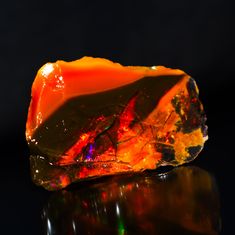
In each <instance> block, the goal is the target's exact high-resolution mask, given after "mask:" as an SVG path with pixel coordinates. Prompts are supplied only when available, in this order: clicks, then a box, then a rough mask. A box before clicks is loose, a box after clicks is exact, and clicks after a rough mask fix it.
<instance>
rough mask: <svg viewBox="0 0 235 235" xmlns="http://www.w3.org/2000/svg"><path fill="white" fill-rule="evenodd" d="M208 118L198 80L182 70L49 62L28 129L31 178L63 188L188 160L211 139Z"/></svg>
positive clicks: (35, 87) (38, 80) (93, 60)
mask: <svg viewBox="0 0 235 235" xmlns="http://www.w3.org/2000/svg"><path fill="white" fill-rule="evenodd" d="M205 120H206V118H205V114H204V111H203V106H202V104H201V103H200V101H199V99H198V88H197V86H196V83H195V81H194V80H193V79H192V78H191V77H190V76H189V75H187V74H185V73H184V72H183V71H181V70H178V69H168V68H165V67H163V66H152V67H140V66H138V67H137V66H122V65H120V64H118V63H113V62H111V61H109V60H105V59H100V58H91V57H84V58H82V59H80V60H76V61H73V62H64V61H57V62H56V63H47V64H46V65H44V66H43V67H42V68H41V69H40V70H39V71H38V74H37V76H36V78H35V81H34V83H33V86H32V100H31V103H30V107H29V112H28V120H27V124H26V138H27V141H28V144H29V147H30V150H31V156H30V162H31V172H32V178H33V181H34V182H35V183H36V184H38V185H41V186H43V187H44V188H46V189H48V190H57V189H60V188H64V187H66V186H67V185H69V184H70V183H72V182H74V181H79V180H83V179H87V178H91V177H99V176H104V175H111V174H118V173H124V172H138V171H143V170H146V169H155V168H157V167H159V166H163V165H173V166H177V165H180V164H183V163H186V162H189V161H191V160H193V159H194V158H195V157H196V156H197V155H198V153H199V152H200V151H201V150H202V148H203V145H204V142H205V141H206V140H207V127H206V125H205Z"/></svg>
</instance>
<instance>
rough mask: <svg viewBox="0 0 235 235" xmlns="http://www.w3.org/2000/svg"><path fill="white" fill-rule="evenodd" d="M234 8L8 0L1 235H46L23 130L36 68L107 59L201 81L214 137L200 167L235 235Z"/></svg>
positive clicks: (1, 12)
mask: <svg viewBox="0 0 235 235" xmlns="http://www.w3.org/2000/svg"><path fill="white" fill-rule="evenodd" d="M232 2H233V1H228V0H225V1H221V0H204V1H203V0H197V1H189V0H188V1H187V0H184V1H182V0H178V1H167V0H166V1H164V0H162V1H158V0H152V1H147V0H146V1H134V0H133V1H130V0H126V1H111V0H110V1H93V2H92V1H75V0H67V1H65V0H64V1H62V0H58V1H43V0H41V1H16V0H15V1H13V0H12V1H11V0H9V1H5V2H2V3H1V7H0V33H1V34H0V68H1V77H0V81H1V83H0V86H1V92H0V95H1V97H0V105H1V106H0V107H1V109H0V110H1V115H0V117H1V120H0V121H1V122H0V123H1V129H0V134H1V136H0V141H1V171H0V175H1V184H0V185H1V189H0V190H1V191H0V195H1V212H0V213H1V218H0V230H2V231H3V232H0V233H1V234H16V233H17V234H42V233H43V229H42V227H41V210H42V207H43V204H44V203H45V202H46V200H47V198H48V196H49V195H50V193H49V192H46V191H45V190H43V189H41V188H38V187H36V186H34V185H33V184H32V183H31V181H30V175H29V162H28V149H27V145H26V142H25V137H24V131H25V122H26V117H27V109H28V105H29V101H30V89H31V85H32V82H33V79H34V77H35V75H36V72H37V70H38V69H39V68H40V67H41V66H42V65H43V64H44V63H46V62H48V61H51V62H54V61H56V60H57V59H63V60H66V61H71V60H75V59H78V58H80V57H82V56H85V55H87V56H94V57H104V58H107V59H110V60H113V61H116V62H119V63H121V64H124V65H147V66H151V65H165V66H167V67H172V68H180V69H182V70H184V71H186V72H187V73H188V74H190V75H191V76H192V77H194V78H195V79H196V81H197V83H198V86H199V88H200V97H201V100H202V102H203V104H204V106H205V110H206V113H207V117H208V121H207V124H208V127H209V140H208V142H207V143H206V146H205V148H204V150H203V151H202V153H201V154H200V156H199V157H198V159H196V161H195V162H194V163H193V164H194V165H198V166H200V167H202V168H204V169H206V170H208V171H209V172H211V173H212V174H213V175H214V176H215V178H216V180H217V184H218V187H219V191H220V196H221V216H222V233H221V234H231V231H233V226H234V225H233V220H234V207H233V201H234V197H233V188H234V186H233V185H234V182H233V179H234V174H233V168H234V167H233V159H234V157H235V156H234V144H233V141H234V138H235V137H234V126H235V125H234V116H233V114H234V102H233V100H234V92H235V91H234V79H235V78H234V71H233V70H234V63H235V59H234V50H233V49H234V43H235V40H234V39H235V38H234V29H235V27H234V24H233V19H234V17H233V14H234V8H233V5H232Z"/></svg>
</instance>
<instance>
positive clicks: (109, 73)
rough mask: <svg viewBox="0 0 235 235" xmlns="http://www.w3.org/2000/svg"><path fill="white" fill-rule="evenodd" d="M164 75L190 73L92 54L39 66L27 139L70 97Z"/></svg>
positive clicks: (30, 108)
mask: <svg viewBox="0 0 235 235" xmlns="http://www.w3.org/2000/svg"><path fill="white" fill-rule="evenodd" d="M161 75H185V76H187V75H186V74H185V73H184V72H183V71H181V70H178V69H169V68H165V67H163V66H152V67H144V66H122V65H120V64H118V63H114V62H111V61H109V60H106V59H101V58H92V57H83V58H81V59H79V60H76V61H72V62H65V61H57V62H55V63H47V64H45V65H44V66H42V67H41V68H40V69H39V71H38V73H37V75H36V78H35V80H34V82H33V86H32V93H31V97H32V99H31V103H30V106H29V110H28V118H27V123H26V138H27V140H28V141H29V140H30V139H31V137H32V135H33V133H34V131H35V130H36V129H37V127H38V126H39V125H40V124H41V123H43V122H44V121H45V120H46V119H47V118H48V117H49V116H50V115H51V114H52V113H53V112H54V111H55V110H56V109H57V108H58V107H60V106H61V105H62V104H63V103H65V102H66V101H67V100H69V99H70V98H73V97H77V96H80V95H85V94H95V93H98V92H103V91H106V90H109V89H115V88H118V87H121V86H124V85H128V84H131V83H133V82H135V81H137V80H139V79H141V78H143V77H146V76H161Z"/></svg>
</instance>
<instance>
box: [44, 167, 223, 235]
mask: <svg viewBox="0 0 235 235" xmlns="http://www.w3.org/2000/svg"><path fill="white" fill-rule="evenodd" d="M78 187H79V188H73V189H72V190H63V191H59V192H56V193H53V194H52V196H51V197H50V198H49V200H48V202H47V204H46V205H45V206H44V209H43V212H42V217H43V224H44V228H45V234H56V235H60V234H61V235H62V234H63V235H64V234H66V235H68V234H69V235H74V234H82V235H85V234H113V235H114V234H119V235H124V234H128V235H129V234H133V235H134V234H135V235H136V234H149V235H152V234H153V235H155V234H156V235H166V234H171V235H172V234H180V235H184V234H195V235H196V234H198V235H199V234H200V235H202V234H204V235H206V234H208V235H209V234H218V233H219V229H220V213H219V210H220V208H219V194H218V189H217V186H216V182H215V179H214V178H213V177H212V176H211V175H210V174H209V173H208V172H207V171H205V170H202V169H200V168H198V167H194V166H183V167H178V168H175V169H174V170H172V171H170V172H168V173H162V174H157V173H156V172H150V173H149V172H148V174H147V173H143V174H141V175H121V176H114V177H107V178H104V179H102V180H98V181H96V182H95V183H94V182H93V183H91V182H86V183H84V184H83V187H81V185H80V186H78Z"/></svg>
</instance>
